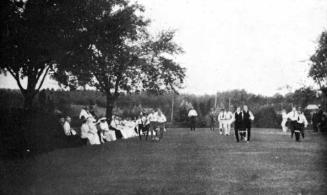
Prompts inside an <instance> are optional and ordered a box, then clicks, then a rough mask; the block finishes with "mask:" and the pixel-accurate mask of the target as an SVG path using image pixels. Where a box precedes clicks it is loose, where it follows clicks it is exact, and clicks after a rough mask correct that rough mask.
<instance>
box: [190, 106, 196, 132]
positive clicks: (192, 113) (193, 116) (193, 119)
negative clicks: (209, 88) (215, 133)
mask: <svg viewBox="0 0 327 195" xmlns="http://www.w3.org/2000/svg"><path fill="white" fill-rule="evenodd" d="M197 116H198V113H197V112H196V110H195V109H194V108H193V107H192V108H191V109H190V111H189V112H188V118H189V119H190V128H191V131H192V130H193V131H195V124H196V117H197Z"/></svg>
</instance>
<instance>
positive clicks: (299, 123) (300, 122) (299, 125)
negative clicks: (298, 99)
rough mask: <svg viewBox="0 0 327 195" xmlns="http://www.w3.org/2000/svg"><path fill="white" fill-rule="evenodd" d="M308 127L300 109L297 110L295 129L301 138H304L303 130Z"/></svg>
mask: <svg viewBox="0 0 327 195" xmlns="http://www.w3.org/2000/svg"><path fill="white" fill-rule="evenodd" d="M307 126H308V121H307V119H306V118H305V116H304V113H303V112H302V108H301V107H299V108H298V118H297V129H298V130H300V132H301V135H302V138H304V128H306V127H307Z"/></svg>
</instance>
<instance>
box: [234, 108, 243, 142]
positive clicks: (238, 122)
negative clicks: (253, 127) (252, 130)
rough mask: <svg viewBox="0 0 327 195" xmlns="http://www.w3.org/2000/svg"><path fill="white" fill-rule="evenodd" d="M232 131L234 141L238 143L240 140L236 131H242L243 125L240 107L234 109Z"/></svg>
mask: <svg viewBox="0 0 327 195" xmlns="http://www.w3.org/2000/svg"><path fill="white" fill-rule="evenodd" d="M234 122H235V123H234V131H235V137H236V141H237V142H239V141H240V139H239V137H238V131H239V130H243V129H244V127H243V126H244V125H243V113H242V111H241V107H240V106H238V107H237V108H236V112H235V113H234Z"/></svg>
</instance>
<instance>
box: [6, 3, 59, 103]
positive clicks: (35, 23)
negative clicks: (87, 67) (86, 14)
mask: <svg viewBox="0 0 327 195" xmlns="http://www.w3.org/2000/svg"><path fill="white" fill-rule="evenodd" d="M56 6H57V5H56V3H55V1H44V0H28V1H22V0H3V1H1V62H0V71H1V72H3V73H5V74H6V73H9V74H10V75H11V76H12V77H13V78H14V79H15V81H16V82H17V85H18V87H19V89H20V91H21V93H22V95H23V97H24V100H25V101H24V107H25V108H27V109H28V108H30V107H31V106H32V102H33V98H34V96H35V95H36V94H37V93H38V92H39V91H40V88H41V87H42V85H43V82H44V80H45V78H46V75H47V73H48V72H49V70H50V68H51V67H52V66H53V64H54V63H55V61H54V59H55V53H56V51H57V50H58V42H57V35H58V33H57V32H58V31H59V29H60V28H61V26H60V25H58V24H60V23H59V22H58V21H60V18H59V17H58V16H56V15H55V10H56V9H57V7H56ZM23 80H25V82H26V84H25V82H23Z"/></svg>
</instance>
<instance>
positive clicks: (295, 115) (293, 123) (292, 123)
mask: <svg viewBox="0 0 327 195" xmlns="http://www.w3.org/2000/svg"><path fill="white" fill-rule="evenodd" d="M287 118H288V119H289V120H290V129H291V138H293V135H294V130H295V129H296V127H297V120H298V118H299V114H298V112H297V110H296V107H295V106H293V108H292V111H291V112H289V113H288V114H287Z"/></svg>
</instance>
